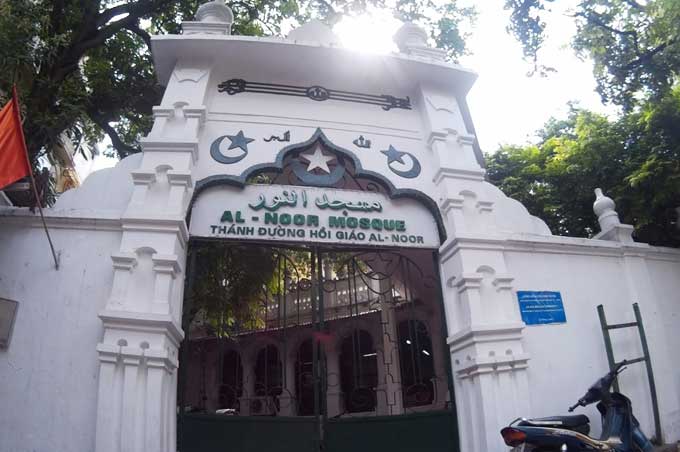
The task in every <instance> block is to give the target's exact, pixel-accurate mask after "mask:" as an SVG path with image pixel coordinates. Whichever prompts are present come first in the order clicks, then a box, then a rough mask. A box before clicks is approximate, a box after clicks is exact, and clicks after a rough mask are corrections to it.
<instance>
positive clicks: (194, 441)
mask: <svg viewBox="0 0 680 452" xmlns="http://www.w3.org/2000/svg"><path fill="white" fill-rule="evenodd" d="M188 273H189V277H188V278H187V283H186V290H185V306H184V317H183V327H184V331H185V333H186V339H185V341H184V343H183V345H182V350H181V355H180V381H179V388H178V449H179V450H180V451H181V452H213V451H225V450H228V451H234V452H242V451H243V452H245V451H248V452H250V451H260V450H267V451H274V452H277V451H281V452H285V451H296V452H298V451H299V452H305V451H309V452H317V451H338V452H340V451H347V450H350V449H351V450H352V451H354V452H357V451H359V452H361V451H364V450H365V451H367V452H368V451H371V452H380V451H390V452H394V451H402V450H403V451H413V450H418V451H419V452H423V451H426V452H430V451H431V452H439V451H457V450H458V440H457V430H456V419H455V408H454V406H453V403H452V400H453V393H452V385H451V375H450V369H451V366H450V363H449V361H448V358H449V355H448V353H446V350H447V348H446V343H445V333H444V332H445V331H446V325H445V324H444V315H443V309H442V304H441V292H440V284H439V278H438V273H437V265H436V263H435V255H434V252H433V251H431V250H408V251H403V252H397V251H392V250H377V249H376V250H374V249H369V250H349V249H329V248H319V247H308V248H287V247H272V246H271V245H262V246H259V245H247V246H243V245H236V244H231V243H228V242H224V241H192V243H191V248H190V254H189V272H188Z"/></svg>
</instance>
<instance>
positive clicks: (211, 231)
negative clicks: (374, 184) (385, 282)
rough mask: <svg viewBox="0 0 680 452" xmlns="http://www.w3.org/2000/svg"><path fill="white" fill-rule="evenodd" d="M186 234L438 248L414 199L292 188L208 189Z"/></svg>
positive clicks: (430, 225) (424, 210)
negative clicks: (188, 232)
mask: <svg viewBox="0 0 680 452" xmlns="http://www.w3.org/2000/svg"><path fill="white" fill-rule="evenodd" d="M190 234H191V235H192V236H197V237H219V238H225V239H243V240H264V241H279V242H299V243H334V244H349V245H369V246H390V247H409V248H437V247H438V246H439V233H438V230H437V225H436V223H435V220H434V218H433V217H432V214H431V213H430V212H429V211H428V210H427V208H425V207H424V206H423V205H421V204H420V203H418V202H417V201H415V200H413V199H394V200H393V199H390V198H388V197H387V196H386V195H384V194H381V193H374V192H367V191H356V190H337V189H332V188H317V187H301V186H294V185H246V186H245V187H244V188H242V189H241V188H236V187H230V186H220V187H214V188H210V189H208V190H206V191H204V192H203V193H201V195H200V196H199V197H198V199H197V201H196V203H195V205H194V208H193V209H192V212H191V226H190Z"/></svg>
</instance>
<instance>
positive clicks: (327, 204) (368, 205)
mask: <svg viewBox="0 0 680 452" xmlns="http://www.w3.org/2000/svg"><path fill="white" fill-rule="evenodd" d="M314 204H316V206H317V207H318V208H319V209H332V210H341V209H347V210H355V211H364V212H371V211H376V212H382V204H380V203H379V202H378V201H373V202H368V201H355V202H352V201H342V200H339V199H336V200H334V201H329V200H328V195H326V194H325V193H324V195H323V196H322V197H321V199H319V198H316V201H314Z"/></svg>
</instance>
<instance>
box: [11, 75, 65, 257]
mask: <svg viewBox="0 0 680 452" xmlns="http://www.w3.org/2000/svg"><path fill="white" fill-rule="evenodd" d="M12 102H14V112H15V114H16V115H17V122H18V123H19V130H20V131H21V142H22V143H23V145H24V153H25V154H26V162H27V163H28V174H29V176H30V177H31V186H32V187H33V195H34V196H35V202H36V203H37V204H38V211H39V212H40V219H41V220H42V224H43V228H44V229H45V234H46V235H47V241H48V242H49V243H50V250H52V257H53V258H54V268H56V269H57V270H59V259H58V258H57V253H56V252H55V251H54V245H53V244H52V237H50V231H49V229H47V222H46V221H45V215H44V214H43V210H42V202H40V197H39V196H38V189H37V187H36V185H35V177H34V176H33V168H32V167H31V160H30V159H29V158H28V148H27V147H26V138H25V137H24V127H23V124H22V121H21V115H20V114H19V100H18V96H17V88H16V85H14V86H12Z"/></svg>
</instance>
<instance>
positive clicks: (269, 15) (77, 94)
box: [0, 0, 472, 167]
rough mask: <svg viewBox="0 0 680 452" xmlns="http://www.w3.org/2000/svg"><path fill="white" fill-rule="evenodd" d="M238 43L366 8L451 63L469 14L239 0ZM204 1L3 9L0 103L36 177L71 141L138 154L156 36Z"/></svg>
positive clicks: (89, 1)
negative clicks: (406, 28)
mask: <svg viewBox="0 0 680 452" xmlns="http://www.w3.org/2000/svg"><path fill="white" fill-rule="evenodd" d="M227 4H228V5H229V6H230V7H231V8H232V10H233V11H234V15H235V23H234V25H233V28H232V29H233V33H234V34H240V35H255V36H261V35H280V34H281V30H282V26H283V25H284V23H286V22H292V23H301V22H304V21H307V20H309V19H310V18H319V19H322V20H325V21H327V22H329V23H331V24H333V23H335V22H337V21H339V20H340V19H341V18H342V17H343V16H346V15H354V14H359V13H361V12H362V11H364V10H366V8H367V7H369V6H375V7H378V8H380V7H388V6H393V7H394V11H395V14H397V15H398V16H399V17H401V18H402V19H405V20H413V21H416V22H419V23H421V24H422V25H424V26H426V27H427V28H428V30H429V32H430V34H431V37H432V40H433V41H434V42H436V43H437V45H439V46H440V47H442V48H444V49H446V50H447V51H448V53H449V56H450V57H451V58H456V57H457V56H459V55H461V54H462V53H463V52H464V50H465V46H464V35H463V32H462V31H461V27H460V25H461V22H462V21H464V20H467V19H468V18H470V17H471V16H472V11H471V10H470V9H466V8H459V7H457V6H456V2H447V3H445V4H441V3H438V2H434V1H432V0H409V1H403V0H399V1H397V2H396V5H393V4H392V3H390V4H388V2H386V0H311V1H310V0H234V1H231V2H228V3H227ZM198 5H199V1H198V0H135V1H124V2H121V1H112V0H85V1H83V0H0V67H2V68H3V70H2V72H0V101H6V100H7V98H8V96H9V93H10V92H11V86H12V84H13V83H16V84H17V85H18V87H19V91H20V97H21V102H22V104H23V105H22V107H23V114H24V117H25V122H24V130H25V134H26V139H27V144H28V149H29V154H30V157H31V160H32V164H33V166H34V167H36V166H37V160H38V158H39V157H40V156H42V155H47V156H48V157H51V158H54V157H55V149H56V148H57V147H58V146H60V145H61V144H62V142H63V141H64V140H69V141H72V142H73V143H74V144H75V145H76V147H80V148H84V147H89V148H92V147H93V146H94V144H95V143H97V142H99V141H101V140H102V139H103V138H104V136H105V135H108V136H109V137H110V139H111V142H112V144H113V149H111V150H110V151H111V152H112V153H114V154H117V155H118V156H119V157H124V156H125V155H128V154H130V153H133V152H137V151H138V150H139V147H138V139H139V137H140V136H142V135H144V134H146V133H147V132H148V130H149V129H150V126H151V112H152V107H153V106H154V105H157V104H159V102H160V98H161V94H162V87H160V86H159V85H158V84H157V81H156V79H155V76H154V73H153V66H152V61H151V55H150V51H149V42H150V34H152V33H179V32H180V28H181V26H180V24H181V22H182V21H183V20H192V18H193V14H194V13H195V11H196V9H197V8H198Z"/></svg>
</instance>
